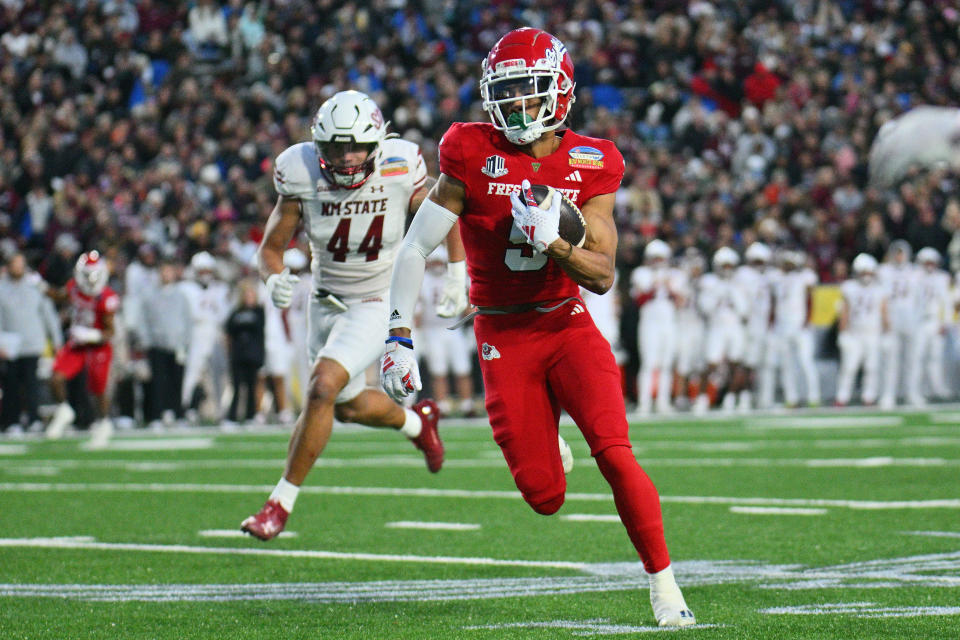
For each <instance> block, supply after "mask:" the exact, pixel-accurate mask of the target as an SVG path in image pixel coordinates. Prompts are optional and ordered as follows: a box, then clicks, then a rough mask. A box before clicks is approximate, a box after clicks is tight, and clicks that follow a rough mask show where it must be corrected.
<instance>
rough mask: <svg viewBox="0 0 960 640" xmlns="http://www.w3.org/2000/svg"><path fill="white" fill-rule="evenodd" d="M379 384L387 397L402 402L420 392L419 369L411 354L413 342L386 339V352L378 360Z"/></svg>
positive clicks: (393, 338)
mask: <svg viewBox="0 0 960 640" xmlns="http://www.w3.org/2000/svg"><path fill="white" fill-rule="evenodd" d="M380 384H381V385H382V386H383V390H384V391H386V392H387V395H388V396H390V397H391V398H393V399H394V400H396V401H397V402H402V401H403V399H404V398H406V397H407V396H408V395H410V394H411V393H414V392H415V391H420V389H422V388H423V385H422V384H420V368H419V367H418V366H417V358H416V356H415V355H414V353H413V340H410V339H409V338H398V337H392V336H391V337H390V338H387V350H386V352H385V353H384V354H383V358H381V359H380Z"/></svg>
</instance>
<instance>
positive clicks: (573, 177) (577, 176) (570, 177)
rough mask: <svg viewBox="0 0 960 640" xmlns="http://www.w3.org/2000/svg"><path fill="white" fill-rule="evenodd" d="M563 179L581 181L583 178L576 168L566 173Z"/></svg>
mask: <svg viewBox="0 0 960 640" xmlns="http://www.w3.org/2000/svg"><path fill="white" fill-rule="evenodd" d="M564 180H569V181H570V182H583V178H581V177H580V170H579V169H578V170H576V171H574V172H573V173H571V174H570V175H568V176H567V177H566V178H564Z"/></svg>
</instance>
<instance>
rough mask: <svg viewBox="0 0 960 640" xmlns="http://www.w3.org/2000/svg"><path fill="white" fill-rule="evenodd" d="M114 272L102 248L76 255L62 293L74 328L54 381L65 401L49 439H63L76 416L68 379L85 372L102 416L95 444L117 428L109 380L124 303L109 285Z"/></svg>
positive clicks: (96, 425) (93, 436) (60, 399)
mask: <svg viewBox="0 0 960 640" xmlns="http://www.w3.org/2000/svg"><path fill="white" fill-rule="evenodd" d="M109 277H110V271H109V268H108V267H107V262H106V260H105V259H104V258H103V256H101V255H100V254H99V253H98V252H97V251H90V252H88V253H84V254H83V255H81V256H80V258H79V259H78V260H77V265H76V267H75V268H74V271H73V278H72V279H71V280H70V281H69V282H67V285H66V287H65V289H64V291H63V292H62V293H61V295H60V296H59V297H61V298H64V299H66V300H67V301H68V302H69V304H70V331H69V338H68V340H67V342H66V343H65V344H64V345H63V346H62V347H61V348H60V350H59V351H58V352H57V355H56V358H55V359H54V361H53V375H52V376H51V378H50V384H51V387H52V389H53V396H54V398H55V399H56V400H57V402H59V403H60V404H59V405H58V406H57V409H56V411H54V414H53V418H51V420H50V424H48V425H47V430H46V435H47V437H48V438H59V437H60V436H62V435H63V432H64V430H65V429H66V428H67V427H68V426H69V425H70V424H72V423H73V420H74V418H75V417H76V415H75V413H74V411H73V409H72V408H71V407H70V404H69V403H68V402H67V381H69V380H73V379H74V378H75V377H77V376H78V375H80V374H81V373H82V372H84V371H86V375H87V390H88V391H89V392H90V393H91V394H93V396H94V398H95V399H96V409H97V414H98V416H97V417H98V419H97V421H96V422H94V423H93V425H91V427H90V432H91V443H90V444H91V446H94V447H98V446H104V445H105V444H106V443H107V441H108V440H109V438H110V435H111V433H112V432H113V423H112V422H111V421H110V418H109V417H108V415H107V412H108V410H109V406H110V400H109V397H108V395H107V379H108V377H109V375H110V361H111V360H112V358H113V349H112V348H111V346H110V338H111V337H113V316H114V314H115V313H116V312H117V309H118V308H119V307H120V297H119V296H118V295H117V294H116V293H115V292H114V291H113V290H112V289H111V288H110V287H108V286H107V280H108V279H109Z"/></svg>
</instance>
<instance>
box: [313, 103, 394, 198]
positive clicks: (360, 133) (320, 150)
mask: <svg viewBox="0 0 960 640" xmlns="http://www.w3.org/2000/svg"><path fill="white" fill-rule="evenodd" d="M387 124H388V123H386V122H384V119H383V114H382V113H380V107H378V106H377V104H376V103H375V102H374V101H373V100H372V99H371V98H370V96H368V95H367V94H365V93H361V92H359V91H352V90H351V91H341V92H339V93H336V94H334V95H333V96H332V97H331V98H330V99H329V100H327V101H326V102H324V103H323V104H322V105H320V108H319V109H317V115H316V116H314V118H313V126H312V127H310V133H311V134H312V135H313V144H314V145H315V146H316V149H317V159H318V160H319V162H320V171H321V172H322V173H323V175H324V177H325V178H326V179H327V180H328V181H329V182H330V183H331V184H334V185H337V186H340V187H344V188H346V189H356V188H358V187H360V186H361V185H363V183H364V182H366V181H367V178H369V177H370V175H371V174H372V173H373V168H374V163H375V162H376V158H377V152H378V150H379V148H380V143H381V142H383V140H384V139H385V138H386V137H387ZM353 156H359V157H360V158H361V159H360V161H359V162H357V161H356V160H353V159H352V158H353Z"/></svg>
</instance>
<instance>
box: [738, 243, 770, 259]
mask: <svg viewBox="0 0 960 640" xmlns="http://www.w3.org/2000/svg"><path fill="white" fill-rule="evenodd" d="M743 257H744V258H746V260H747V262H750V263H760V264H770V260H771V258H773V252H772V251H770V247H768V246H767V245H765V244H763V243H762V242H754V243H751V245H750V246H749V247H747V250H746V252H745V253H744V254H743Z"/></svg>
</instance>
